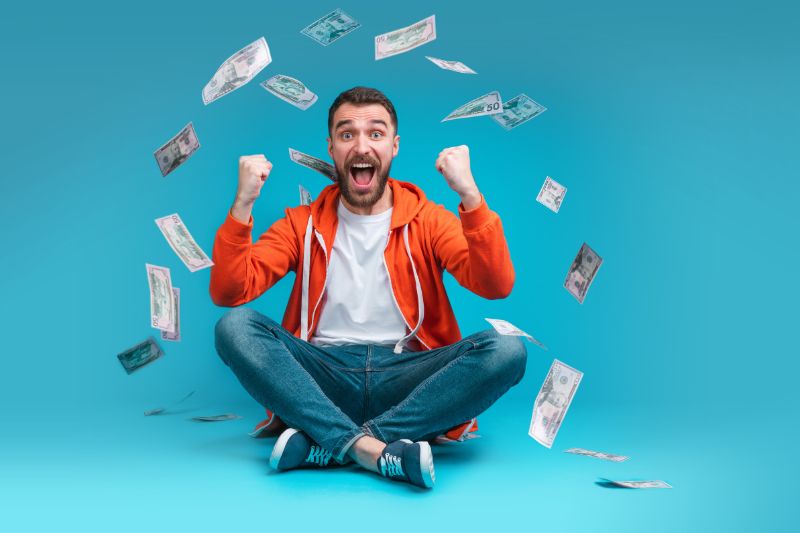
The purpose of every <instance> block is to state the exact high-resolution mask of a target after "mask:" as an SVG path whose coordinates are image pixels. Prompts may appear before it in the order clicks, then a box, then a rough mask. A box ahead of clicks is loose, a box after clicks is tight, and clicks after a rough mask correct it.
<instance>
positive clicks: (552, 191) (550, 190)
mask: <svg viewBox="0 0 800 533" xmlns="http://www.w3.org/2000/svg"><path fill="white" fill-rule="evenodd" d="M566 194H567V188H566V187H564V186H563V185H561V184H560V183H558V182H557V181H556V180H554V179H553V178H551V177H550V176H547V177H546V178H545V180H544V183H543V184H542V189H541V190H540V191H539V195H538V196H536V201H537V202H539V203H540V204H542V205H543V206H545V207H546V208H548V209H549V210H550V211H552V212H553V213H558V210H559V209H561V202H562V201H563V200H564V195H566Z"/></svg>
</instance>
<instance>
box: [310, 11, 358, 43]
mask: <svg viewBox="0 0 800 533" xmlns="http://www.w3.org/2000/svg"><path fill="white" fill-rule="evenodd" d="M360 27H361V24H360V23H359V22H358V21H357V20H356V19H354V18H353V17H351V16H350V15H348V14H347V13H345V12H344V11H342V10H341V9H335V10H333V11H331V12H330V13H328V14H327V15H325V16H324V17H321V18H319V19H317V20H315V21H314V22H312V23H311V24H309V25H308V26H306V27H305V28H303V29H302V30H300V33H302V34H303V35H305V36H306V37H309V38H311V39H313V40H314V41H316V42H318V43H319V44H321V45H322V46H328V45H329V44H331V43H333V42H336V41H338V40H339V39H341V38H342V37H344V36H345V35H347V34H349V33H351V32H353V31H355V30H357V29H358V28H360Z"/></svg>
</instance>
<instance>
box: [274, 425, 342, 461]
mask: <svg viewBox="0 0 800 533" xmlns="http://www.w3.org/2000/svg"><path fill="white" fill-rule="evenodd" d="M332 459H333V455H332V454H331V452H329V451H328V450H326V449H324V448H323V447H322V446H320V445H319V444H317V443H316V442H314V441H313V440H311V438H310V437H309V436H308V435H306V434H305V433H304V432H302V431H300V430H298V429H294V428H289V429H287V430H286V431H284V432H283V433H281V436H280V437H278V440H277V441H276V442H275V447H274V448H272V455H270V458H269V465H270V466H271V467H272V468H274V469H275V470H291V469H293V468H305V467H324V466H328V465H329V463H330V465H331V466H333V465H337V464H347V463H348V462H350V461H352V459H350V458H349V457H345V460H344V461H343V462H342V463H339V462H338V461H336V460H335V459H333V461H332Z"/></svg>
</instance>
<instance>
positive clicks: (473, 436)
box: [434, 433, 481, 444]
mask: <svg viewBox="0 0 800 533" xmlns="http://www.w3.org/2000/svg"><path fill="white" fill-rule="evenodd" d="M479 438H481V436H480V435H478V434H477V433H466V434H465V435H464V436H462V437H461V438H460V439H451V438H450V437H447V436H445V435H439V436H438V437H436V438H435V439H434V441H436V444H448V443H451V442H464V441H467V440H472V439H479Z"/></svg>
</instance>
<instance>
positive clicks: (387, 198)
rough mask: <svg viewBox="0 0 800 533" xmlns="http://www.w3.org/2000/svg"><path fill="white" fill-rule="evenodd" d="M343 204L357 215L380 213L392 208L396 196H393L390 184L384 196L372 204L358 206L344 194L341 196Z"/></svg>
mask: <svg viewBox="0 0 800 533" xmlns="http://www.w3.org/2000/svg"><path fill="white" fill-rule="evenodd" d="M340 198H341V201H342V204H343V205H344V206H345V207H346V208H347V210H348V211H350V212H351V213H355V214H356V215H380V214H381V213H384V212H386V211H388V210H389V209H391V208H392V206H393V205H394V197H393V196H392V187H391V186H388V185H387V187H386V189H384V191H383V196H381V197H380V198H379V199H378V201H377V202H375V203H374V204H372V205H371V206H369V207H356V206H354V205H352V204H350V203H349V202H348V201H347V200H345V199H344V196H341V197H340Z"/></svg>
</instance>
